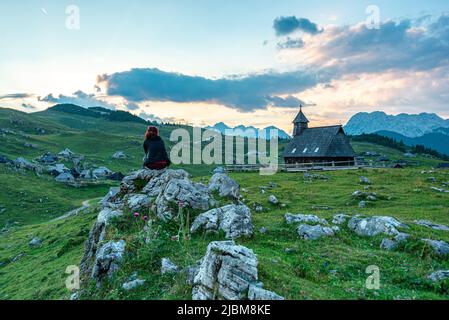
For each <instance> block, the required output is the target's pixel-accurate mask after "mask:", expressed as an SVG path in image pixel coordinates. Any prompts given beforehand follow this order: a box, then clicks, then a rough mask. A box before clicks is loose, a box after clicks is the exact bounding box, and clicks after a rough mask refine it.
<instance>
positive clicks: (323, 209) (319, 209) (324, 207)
mask: <svg viewBox="0 0 449 320" xmlns="http://www.w3.org/2000/svg"><path fill="white" fill-rule="evenodd" d="M312 210H317V211H327V210H332V208H331V207H328V206H321V205H315V206H312Z"/></svg>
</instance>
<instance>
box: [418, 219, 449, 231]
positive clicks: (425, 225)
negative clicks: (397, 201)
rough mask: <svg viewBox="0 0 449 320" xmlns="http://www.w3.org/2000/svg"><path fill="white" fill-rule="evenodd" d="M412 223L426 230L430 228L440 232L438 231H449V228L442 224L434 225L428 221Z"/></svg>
mask: <svg viewBox="0 0 449 320" xmlns="http://www.w3.org/2000/svg"><path fill="white" fill-rule="evenodd" d="M414 223H416V224H417V225H419V226H424V227H428V228H432V229H434V230H440V231H449V227H448V226H445V225H442V224H436V223H433V222H432V221H429V220H415V221H414Z"/></svg>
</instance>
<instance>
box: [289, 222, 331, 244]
mask: <svg viewBox="0 0 449 320" xmlns="http://www.w3.org/2000/svg"><path fill="white" fill-rule="evenodd" d="M297 230H298V234H299V236H300V237H301V238H302V239H304V240H317V239H320V238H322V237H331V236H334V235H335V233H334V230H332V228H329V227H323V226H321V225H314V226H311V225H308V224H301V225H299V226H298V229H297Z"/></svg>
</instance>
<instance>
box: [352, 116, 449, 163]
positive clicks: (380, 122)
mask: <svg viewBox="0 0 449 320" xmlns="http://www.w3.org/2000/svg"><path fill="white" fill-rule="evenodd" d="M345 131H346V133H347V134H349V135H360V134H364V133H365V134H369V133H376V134H379V135H382V136H386V137H389V138H393V139H395V140H397V141H402V142H404V143H405V144H406V145H410V146H415V145H423V146H426V147H428V148H432V149H435V150H437V151H439V152H441V153H444V154H447V155H449V120H445V119H443V118H441V117H440V116H438V115H437V114H435V113H420V114H404V113H402V114H399V115H396V116H395V115H387V114H386V113H384V112H380V111H376V112H372V113H366V112H360V113H357V114H355V115H354V116H353V117H352V118H351V119H350V120H349V121H348V123H347V124H346V126H345Z"/></svg>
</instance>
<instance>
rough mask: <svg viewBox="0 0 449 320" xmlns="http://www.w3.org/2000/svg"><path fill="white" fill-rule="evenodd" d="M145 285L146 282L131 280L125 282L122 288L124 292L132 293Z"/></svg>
mask: <svg viewBox="0 0 449 320" xmlns="http://www.w3.org/2000/svg"><path fill="white" fill-rule="evenodd" d="M144 284H145V280H142V279H136V280H131V281H128V282H125V283H124V284H123V285H122V288H123V290H126V291H130V290H134V289H136V288H138V287H141V286H143V285H144Z"/></svg>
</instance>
